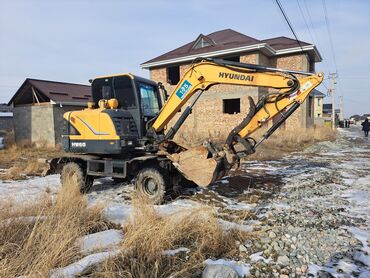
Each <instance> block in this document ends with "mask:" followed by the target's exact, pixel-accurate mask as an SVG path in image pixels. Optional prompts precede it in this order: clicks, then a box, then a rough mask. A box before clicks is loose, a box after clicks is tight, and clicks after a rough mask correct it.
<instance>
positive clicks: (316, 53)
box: [275, 44, 322, 62]
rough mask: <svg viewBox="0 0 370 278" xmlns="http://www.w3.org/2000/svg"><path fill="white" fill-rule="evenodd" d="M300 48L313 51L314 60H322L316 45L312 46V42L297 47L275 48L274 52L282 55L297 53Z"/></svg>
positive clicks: (300, 50)
mask: <svg viewBox="0 0 370 278" xmlns="http://www.w3.org/2000/svg"><path fill="white" fill-rule="evenodd" d="M302 50H303V51H310V50H311V51H313V52H314V56H315V62H321V61H322V57H321V55H320V52H319V51H318V50H317V48H316V46H314V45H313V44H310V45H305V46H302V47H300V46H298V47H292V48H285V49H280V50H276V51H275V54H276V55H284V54H291V53H299V52H302Z"/></svg>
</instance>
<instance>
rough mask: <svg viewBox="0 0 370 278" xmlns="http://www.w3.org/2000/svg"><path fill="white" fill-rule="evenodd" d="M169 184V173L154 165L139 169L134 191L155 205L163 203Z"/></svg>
mask: <svg viewBox="0 0 370 278" xmlns="http://www.w3.org/2000/svg"><path fill="white" fill-rule="evenodd" d="M169 185H170V178H169V174H168V173H167V172H166V171H164V170H162V169H160V168H159V167H155V166H153V167H150V166H149V167H145V168H143V169H141V170H140V171H139V173H138V175H137V177H136V182H135V188H136V192H137V193H138V194H141V195H142V196H144V197H147V198H148V199H149V201H150V202H151V203H152V204H155V205H157V204H161V203H163V201H164V197H165V195H166V191H167V190H168V188H169Z"/></svg>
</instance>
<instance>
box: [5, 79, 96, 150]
mask: <svg viewBox="0 0 370 278" xmlns="http://www.w3.org/2000/svg"><path fill="white" fill-rule="evenodd" d="M90 100H91V91H90V86H88V85H81V84H72V83H64V82H56V81H47V80H38V79H29V78H27V79H26V80H25V81H24V82H23V84H22V85H21V87H20V88H19V89H18V90H17V92H16V93H15V94H14V96H13V97H12V98H11V100H10V101H9V103H8V105H9V106H12V107H13V116H14V119H13V122H14V136H15V141H16V142H17V143H20V142H30V143H39V142H42V143H46V144H48V145H50V146H55V145H57V144H59V143H60V142H61V136H62V129H63V114H64V113H65V112H67V111H71V110H81V109H82V108H84V107H86V105H87V102H88V101H90Z"/></svg>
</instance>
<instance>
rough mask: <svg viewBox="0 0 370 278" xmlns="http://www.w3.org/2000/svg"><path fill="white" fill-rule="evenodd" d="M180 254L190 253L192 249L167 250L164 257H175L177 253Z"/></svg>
mask: <svg viewBox="0 0 370 278" xmlns="http://www.w3.org/2000/svg"><path fill="white" fill-rule="evenodd" d="M180 252H186V253H188V252H190V249H189V248H186V247H179V248H176V249H171V250H165V251H163V252H162V254H163V255H165V256H175V255H176V254H177V253H180Z"/></svg>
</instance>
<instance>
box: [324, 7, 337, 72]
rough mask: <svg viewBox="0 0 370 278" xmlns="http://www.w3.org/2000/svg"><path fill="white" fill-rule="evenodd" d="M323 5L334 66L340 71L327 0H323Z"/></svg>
mask: <svg viewBox="0 0 370 278" xmlns="http://www.w3.org/2000/svg"><path fill="white" fill-rule="evenodd" d="M322 6H323V8H324V15H325V23H326V29H327V31H328V35H329V42H330V48H331V52H332V55H333V62H334V66H335V71H336V72H337V73H338V67H337V60H336V58H335V52H334V44H333V37H332V35H331V31H330V24H329V17H328V11H327V10H326V3H325V0H322Z"/></svg>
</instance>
